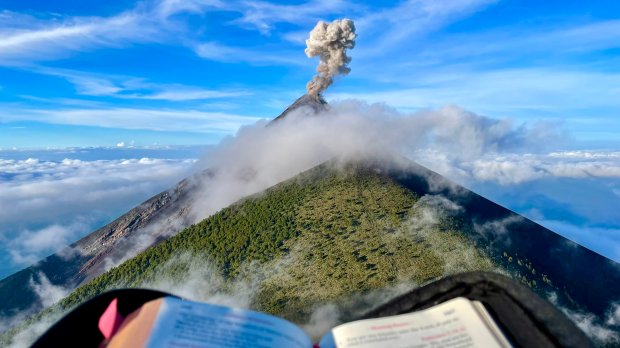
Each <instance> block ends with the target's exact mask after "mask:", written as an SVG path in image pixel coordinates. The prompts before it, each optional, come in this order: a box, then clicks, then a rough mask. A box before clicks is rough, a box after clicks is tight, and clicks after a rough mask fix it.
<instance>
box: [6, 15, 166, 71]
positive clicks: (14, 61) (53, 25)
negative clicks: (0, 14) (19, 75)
mask: <svg viewBox="0 0 620 348" xmlns="http://www.w3.org/2000/svg"><path fill="white" fill-rule="evenodd" d="M5 14H6V12H5ZM9 15H11V13H9ZM14 18H15V21H13V22H9V21H8V20H5V21H3V23H2V24H3V27H0V36H1V37H2V39H1V40H0V64H5V65H23V64H24V62H31V61H44V60H51V59H56V58H63V57H66V56H68V55H71V54H74V53H77V52H81V51H87V50H92V49H95V48H99V47H114V46H118V45H124V44H127V43H131V42H149V41H151V42H152V41H157V40H161V39H162V36H161V35H156V34H159V33H158V32H159V29H158V28H157V26H156V25H153V23H150V22H151V21H150V19H149V18H148V16H147V15H145V13H144V12H143V11H142V10H139V9H136V10H133V11H127V12H124V13H121V14H119V15H116V16H112V17H74V18H55V19H53V20H38V19H35V18H32V17H31V18H28V17H27V16H25V15H22V14H19V15H16V16H15V17H14ZM7 22H8V23H7ZM23 22H28V24H29V25H28V27H27V28H26V27H25V26H24V25H23Z"/></svg>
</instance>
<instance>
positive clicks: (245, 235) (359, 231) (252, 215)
mask: <svg viewBox="0 0 620 348" xmlns="http://www.w3.org/2000/svg"><path fill="white" fill-rule="evenodd" d="M416 201H417V197H416V196H415V195H414V194H413V193H411V192H410V191H408V190H406V189H405V188H403V187H402V186H400V185H398V184H397V183H395V182H393V181H392V180H391V179H390V178H388V177H384V176H381V175H379V174H377V173H375V172H374V171H372V170H371V169H359V168H357V169H355V170H353V169H351V170H348V171H335V170H332V169H330V167H329V166H328V165H323V166H320V167H317V168H315V169H313V170H311V171H309V172H306V173H304V174H302V175H300V176H299V177H297V178H295V179H292V180H289V181H287V182H284V183H281V184H279V185H277V186H275V187H273V188H271V189H269V190H267V191H266V192H264V193H261V194H259V195H256V196H253V197H250V198H247V199H245V200H243V201H241V202H238V203H237V204H234V205H232V206H230V207H228V208H225V209H223V210H222V211H220V212H219V213H217V214H215V215H213V216H211V217H210V218H208V219H206V220H204V221H202V222H200V223H198V224H197V225H194V226H191V227H189V228H187V229H185V230H184V231H182V232H181V233H179V234H177V235H176V236H174V237H172V238H170V239H168V240H166V241H164V242H162V243H161V244H159V245H157V246H154V247H152V248H150V249H148V250H146V251H144V252H142V253H141V254H139V255H138V256H136V257H134V258H133V259H131V260H128V261H127V262H125V263H123V264H122V265H120V266H118V267H116V268H114V269H112V270H110V271H109V272H107V273H105V274H103V275H101V276H100V277H97V278H95V279H94V280H93V281H91V282H90V283H88V284H86V285H85V286H82V287H81V288H79V289H77V290H76V291H75V292H74V293H72V294H71V295H70V296H69V297H67V298H66V299H65V300H63V301H62V302H61V303H60V306H62V307H65V308H67V307H71V306H73V305H75V304H78V303H80V302H82V301H84V300H86V299H88V298H90V297H92V296H95V295H96V294H98V293H101V292H102V291H105V290H106V289H110V288H116V287H132V286H140V285H141V284H143V283H149V282H152V281H154V280H156V279H158V278H161V277H176V276H179V274H183V272H184V271H186V266H184V265H182V264H179V265H178V266H177V267H176V268H175V267H170V265H169V264H168V265H167V266H166V267H161V266H162V265H164V264H165V263H166V262H167V261H169V260H170V259H171V258H172V257H173V256H174V255H179V254H184V253H190V254H191V255H194V256H195V257H202V258H205V257H207V258H208V259H209V261H210V262H211V264H214V265H215V267H216V269H217V270H218V272H220V274H221V275H222V276H223V277H224V278H225V279H234V278H235V277H237V275H238V274H239V270H240V267H242V266H243V265H244V264H247V263H249V262H250V261H259V262H260V263H265V262H273V260H277V259H279V258H283V257H288V258H289V259H288V261H287V262H286V263H285V264H286V265H285V266H283V267H281V271H280V272H279V273H274V274H272V275H271V276H270V277H269V278H267V279H265V280H264V282H263V284H262V286H261V288H260V289H259V292H258V294H256V297H255V299H254V302H253V307H255V308H257V309H259V310H264V311H268V312H271V313H274V314H280V315H284V316H286V317H289V318H291V319H295V320H296V321H303V320H305V319H306V315H307V314H308V311H310V310H311V309H312V307H313V305H315V304H317V303H321V302H324V301H328V300H336V299H340V298H342V297H345V296H348V295H351V294H355V293H364V292H366V291H368V290H372V289H380V288H383V287H386V286H389V285H391V284H395V283H397V282H402V281H409V282H415V283H423V282H426V281H428V280H430V279H433V278H436V277H439V276H441V275H443V274H445V272H447V271H449V270H447V269H446V261H445V255H443V253H445V252H452V253H454V254H453V255H451V257H455V258H459V257H460V256H459V254H458V253H461V254H463V255H462V259H463V260H468V261H466V262H463V263H459V267H460V268H464V269H489V268H491V267H492V264H491V262H490V261H489V260H488V259H486V258H485V257H484V256H483V255H482V254H480V253H479V252H478V251H477V250H476V249H475V247H474V246H473V244H471V243H470V242H468V241H467V240H466V239H465V238H464V237H463V236H462V235H461V234H459V233H458V232H456V231H452V230H451V229H450V227H449V226H450V224H449V223H448V222H447V221H436V223H435V224H433V225H432V226H430V227H431V228H428V227H429V226H425V228H422V229H420V228H419V226H418V227H416V226H412V222H414V223H415V221H418V220H419V217H417V218H416V215H418V214H420V211H418V210H419V209H420V208H421V207H420V206H419V205H416ZM465 254H468V255H465ZM472 255H473V256H472ZM460 270H462V269H460ZM170 290H171V291H174V289H170Z"/></svg>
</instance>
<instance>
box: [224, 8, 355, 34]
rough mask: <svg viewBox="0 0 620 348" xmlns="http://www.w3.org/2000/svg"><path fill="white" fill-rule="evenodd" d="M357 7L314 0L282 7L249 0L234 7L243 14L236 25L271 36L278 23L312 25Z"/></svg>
mask: <svg viewBox="0 0 620 348" xmlns="http://www.w3.org/2000/svg"><path fill="white" fill-rule="evenodd" d="M356 7H358V6H356V5H354V4H351V3H350V2H347V1H344V0H312V1H308V2H305V3H303V4H299V5H280V4H274V3H270V2H266V1H256V0H249V1H243V2H240V3H239V4H238V5H235V6H233V8H235V10H236V11H239V12H241V13H242V17H241V18H239V19H237V20H235V21H234V23H238V24H241V25H247V26H250V27H253V28H255V29H258V30H259V31H260V32H261V33H263V34H269V33H270V32H271V30H272V29H273V28H274V25H275V24H277V23H292V24H301V23H303V24H311V23H313V22H316V21H317V20H318V19H321V16H325V15H328V14H331V13H334V12H338V11H344V10H348V11H351V10H353V9H355V8H356Z"/></svg>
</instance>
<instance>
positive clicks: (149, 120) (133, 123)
mask: <svg viewBox="0 0 620 348" xmlns="http://www.w3.org/2000/svg"><path fill="white" fill-rule="evenodd" d="M23 120H31V121H38V122H45V123H55V124H67V125H84V126H96V127H109V128H123V129H148V130H156V131H182V132H187V131H190V132H198V133H213V132H220V133H228V132H234V131H235V130H237V129H238V128H239V127H240V126H242V125H244V124H248V123H253V122H255V121H256V120H257V118H255V117H249V116H241V115H235V114H227V113H223V112H206V111H198V110H169V109H139V108H108V109H103V108H102V109H95V108H89V109H62V108H56V109H49V110H48V109H10V108H5V109H4V110H2V111H0V121H7V122H9V121H23Z"/></svg>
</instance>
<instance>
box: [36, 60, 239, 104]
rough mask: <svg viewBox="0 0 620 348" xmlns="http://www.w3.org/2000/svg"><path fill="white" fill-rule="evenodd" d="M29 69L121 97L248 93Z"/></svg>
mask: <svg viewBox="0 0 620 348" xmlns="http://www.w3.org/2000/svg"><path fill="white" fill-rule="evenodd" d="M28 69H29V70H30V71H33V72H37V73H40V74H45V75H50V76H56V77H60V78H63V79H65V80H67V81H68V82H70V83H72V84H73V85H74V86H75V88H76V91H77V92H78V93H79V94H82V95H89V96H108V97H115V98H123V99H151V100H167V101H188V100H206V99H217V98H230V97H239V96H245V95H250V94H251V92H249V91H247V90H227V89H225V88H221V89H217V90H210V89H204V88H200V87H194V86H186V85H180V84H161V83H153V82H149V81H146V80H145V79H143V78H139V77H134V76H117V75H102V74H89V73H85V72H81V71H74V70H66V69H51V68H43V67H32V66H31V67H28Z"/></svg>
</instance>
